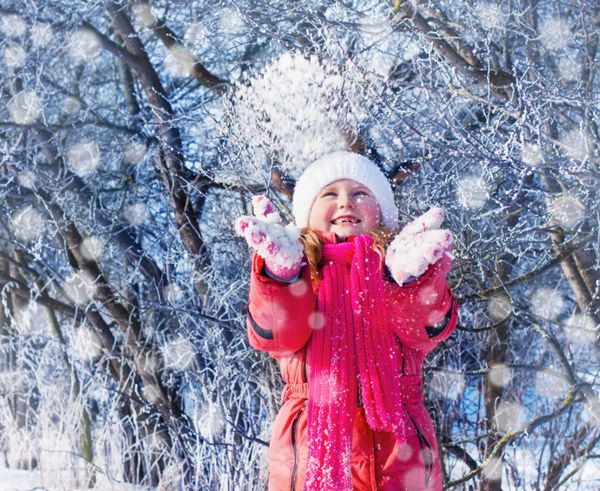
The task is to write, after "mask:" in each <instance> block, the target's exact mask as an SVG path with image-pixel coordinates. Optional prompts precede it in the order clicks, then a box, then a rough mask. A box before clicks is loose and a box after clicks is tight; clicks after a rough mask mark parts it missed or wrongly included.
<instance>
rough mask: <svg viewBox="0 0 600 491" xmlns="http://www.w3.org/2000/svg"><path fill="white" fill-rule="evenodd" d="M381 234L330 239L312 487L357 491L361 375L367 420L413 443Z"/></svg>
mask: <svg viewBox="0 0 600 491" xmlns="http://www.w3.org/2000/svg"><path fill="white" fill-rule="evenodd" d="M372 244H373V239H372V238H371V237H370V236H368V235H359V236H356V237H355V238H354V241H353V242H350V241H349V242H343V243H339V244H324V245H323V249H322V269H321V272H322V275H323V277H322V280H321V283H320V287H319V292H318V302H317V305H318V311H319V312H320V313H321V314H323V315H324V316H325V325H324V327H323V328H322V329H315V330H314V332H313V334H312V340H311V343H312V347H311V359H310V364H311V365H310V366H311V372H310V379H309V396H308V468H307V472H306V484H305V487H304V489H305V490H310V491H313V490H340V491H346V490H351V489H352V478H351V474H350V470H351V465H350V458H351V450H352V430H353V427H354V413H355V410H356V405H357V389H358V387H357V375H358V378H359V379H360V387H361V395H362V402H363V405H364V409H365V415H366V419H367V423H368V424H369V426H370V427H371V428H373V429H374V430H378V431H389V432H392V433H393V434H394V436H395V437H396V438H397V439H398V440H399V441H401V442H404V443H405V442H406V435H405V424H406V421H407V420H408V416H407V414H406V410H405V408H404V406H403V405H402V398H403V394H402V389H401V387H402V381H401V377H402V374H401V353H400V349H399V346H398V344H397V342H396V338H395V336H394V334H393V333H392V331H391V329H390V327H389V324H388V319H387V312H386V309H385V303H384V302H385V301H384V290H383V270H382V264H383V263H382V260H381V257H380V256H379V254H377V252H375V251H374V250H373V248H372Z"/></svg>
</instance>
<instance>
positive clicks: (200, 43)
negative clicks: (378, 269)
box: [0, 0, 600, 491]
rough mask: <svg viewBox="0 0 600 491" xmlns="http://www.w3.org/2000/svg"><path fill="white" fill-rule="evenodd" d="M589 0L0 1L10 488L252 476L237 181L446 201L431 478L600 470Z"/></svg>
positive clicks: (256, 463)
mask: <svg viewBox="0 0 600 491" xmlns="http://www.w3.org/2000/svg"><path fill="white" fill-rule="evenodd" d="M599 35H600V4H599V3H598V2H596V1H593V0H588V1H580V2H569V1H562V0H561V1H549V0H539V1H536V2H531V1H527V0H514V1H512V2H488V1H481V2H476V1H460V0H455V1H445V0H442V1H439V2H429V1H417V0H411V1H408V0H407V1H399V2H390V1H387V2H386V1H347V2H341V1H312V2H291V1H278V0H273V1H268V2H267V1H264V2H263V1H261V0H258V1H257V0H253V1H246V0H234V1H229V2H227V1H211V2H203V1H195V0H189V1H186V2H166V1H156V2H154V1H153V2H147V1H140V2H138V1H131V2H113V1H109V0H105V1H102V2H96V1H85V2H84V1H81V0H75V1H71V2H61V1H58V0H47V1H39V0H29V1H18V0H17V1H14V0H13V1H8V0H0V90H1V91H0V99H1V104H0V300H1V302H0V489H2V490H4V489H32V488H36V489H40V488H42V489H66V490H72V489H87V488H95V489H131V490H134V489H135V490H142V489H144V490H145V489H157V490H163V491H164V490H172V489H202V490H233V489H236V490H237V489H251V490H255V489H256V490H262V489H266V475H267V470H266V449H267V444H268V440H269V432H270V424H271V423H272V421H273V417H274V415H275V414H276V411H277V409H278V407H279V394H280V390H281V380H280V376H279V373H278V369H277V366H276V364H275V363H274V362H273V361H272V360H271V359H269V357H268V356H266V355H265V354H263V353H258V352H256V351H254V350H252V349H251V348H250V347H249V346H248V342H247V339H246V334H245V325H244V316H245V301H246V298H247V288H248V284H247V283H248V274H249V257H248V250H247V247H246V245H245V242H244V241H243V239H240V238H239V237H237V236H236V235H235V233H234V229H233V223H234V220H235V218H236V217H238V216H240V215H243V214H246V213H247V212H248V211H249V203H250V198H251V196H252V195H253V194H257V193H260V192H263V193H267V194H268V195H269V197H270V198H271V199H272V200H273V201H274V203H275V204H276V205H277V207H278V208H279V209H280V211H281V213H282V214H283V215H284V216H286V217H288V219H289V217H290V214H289V204H290V202H289V198H290V195H291V191H292V190H293V185H294V179H295V178H297V177H298V175H299V173H300V172H301V169H302V166H303V165H305V164H306V163H307V162H310V161H311V160H312V159H314V158H315V157H316V156H319V155H321V154H322V153H325V152H329V151H332V150H336V149H342V148H347V149H354V150H357V151H362V152H364V153H366V154H368V155H369V156H370V157H371V158H372V159H373V160H375V161H376V162H377V163H378V164H379V165H380V166H381V167H382V169H383V170H384V171H385V173H386V174H387V175H388V177H389V178H390V179H391V180H392V181H393V182H394V183H395V189H396V199H397V203H398V205H399V208H400V213H401V217H400V218H401V221H402V222H406V221H408V220H409V219H410V218H413V217H414V216H416V215H417V214H420V213H422V212H424V211H426V210H427V209H428V208H429V207H430V206H433V205H438V206H443V207H444V208H445V209H446V215H447V223H446V226H447V227H448V228H450V229H451V230H453V232H454V233H455V237H456V251H455V255H456V261H455V266H454V269H453V271H452V273H451V275H450V282H451V284H452V286H453V288H454V289H455V292H456V294H457V296H458V298H459V300H460V303H461V321H460V325H459V327H458V328H457V331H456V332H455V334H454V335H453V336H452V337H451V338H450V339H448V340H447V341H446V342H444V343H443V345H441V346H440V347H439V348H438V349H437V350H436V351H434V352H433V353H432V354H431V355H430V356H429V358H428V364H427V367H426V370H425V375H424V383H425V390H426V395H427V401H428V407H429V409H430V412H431V414H432V417H433V420H434V423H435V425H436V428H437V430H438V435H439V441H440V447H441V453H442V455H441V457H442V459H443V467H444V472H445V481H446V486H447V488H448V489H482V490H486V491H493V490H500V489H503V490H519V489H527V490H529V489H540V490H542V489H543V490H548V491H550V490H557V489H569V490H571V489H586V490H587V489H589V490H592V489H598V488H600V462H599V457H600V402H599V400H598V397H599V388H600V381H599V379H598V376H599V374H600V373H599V370H600V363H599V361H600V330H599V329H600V263H599V259H598V251H599V249H600V247H599V246H600V234H599V227H598V219H599V202H598V196H597V193H598V184H599V182H600V179H599V172H600V150H599V148H598V141H600V140H599V129H598V124H599V121H600V92H599V89H600V81H598V80H597V79H596V74H597V71H598V67H599V63H600V60H599V54H598V43H599Z"/></svg>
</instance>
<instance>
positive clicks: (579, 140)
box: [560, 128, 593, 161]
mask: <svg viewBox="0 0 600 491" xmlns="http://www.w3.org/2000/svg"><path fill="white" fill-rule="evenodd" d="M560 145H561V146H562V147H563V150H564V151H565V153H566V154H567V155H568V156H569V157H570V158H572V159H573V160H578V161H582V160H585V159H587V158H589V157H590V156H591V153H592V145H593V144H592V140H591V139H590V137H589V136H588V135H587V134H586V133H585V132H584V131H582V130H580V129H578V128H576V129H573V130H571V131H569V132H568V133H566V134H565V136H564V137H563V139H562V141H561V142H560Z"/></svg>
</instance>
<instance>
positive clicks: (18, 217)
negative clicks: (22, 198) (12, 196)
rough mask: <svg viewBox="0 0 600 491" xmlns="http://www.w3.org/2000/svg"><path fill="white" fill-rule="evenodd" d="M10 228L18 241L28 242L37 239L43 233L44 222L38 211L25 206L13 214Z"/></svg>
mask: <svg viewBox="0 0 600 491" xmlns="http://www.w3.org/2000/svg"><path fill="white" fill-rule="evenodd" d="M11 228H12V230H13V232H14V234H15V236H16V237H17V238H18V239H20V240H23V241H25V242H28V241H30V240H35V239H37V238H38V237H40V236H41V235H42V234H43V233H44V231H45V229H46V220H45V218H44V216H43V215H42V214H41V213H40V212H39V211H38V210H36V209H35V208H33V207H32V206H27V207H25V208H21V209H19V210H16V211H14V212H13V214H12V215H11Z"/></svg>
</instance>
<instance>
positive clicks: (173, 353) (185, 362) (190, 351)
mask: <svg viewBox="0 0 600 491" xmlns="http://www.w3.org/2000/svg"><path fill="white" fill-rule="evenodd" d="M162 354H163V357H164V361H165V366H166V367H168V368H170V369H171V370H185V369H186V368H189V367H190V366H191V365H192V363H194V359H195V357H196V348H194V345H193V344H192V343H191V342H190V341H189V340H188V339H186V338H184V337H177V338H175V339H173V340H171V341H169V342H168V343H167V344H166V345H165V346H163V348H162Z"/></svg>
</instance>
